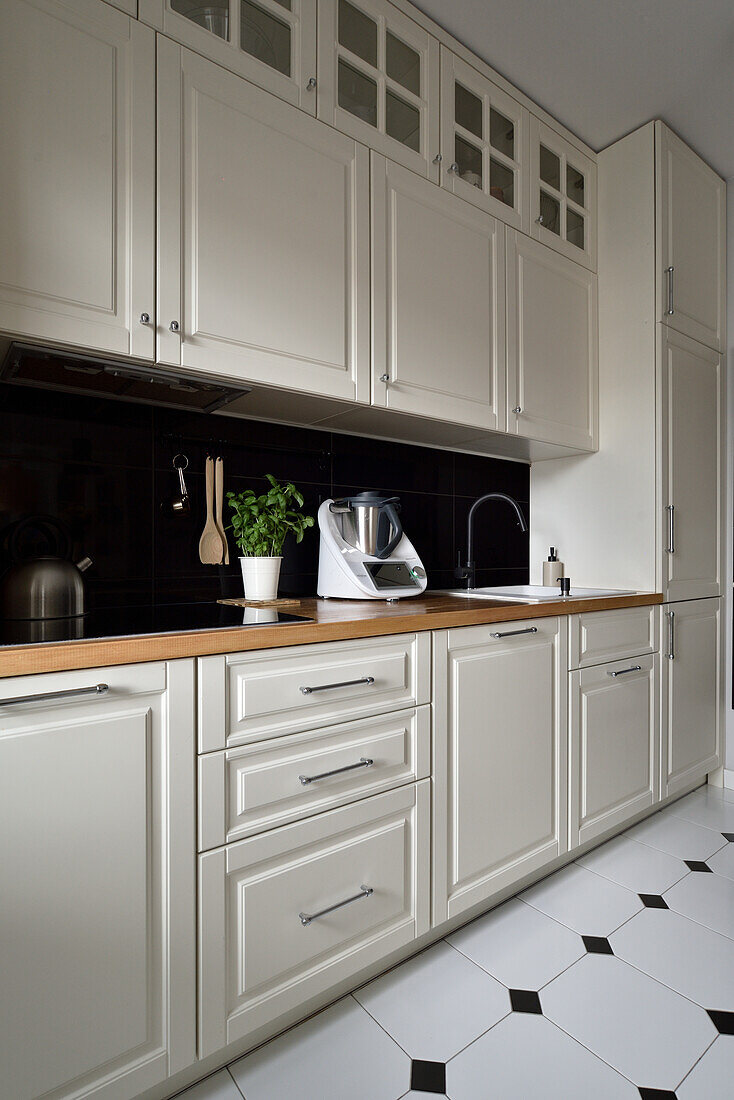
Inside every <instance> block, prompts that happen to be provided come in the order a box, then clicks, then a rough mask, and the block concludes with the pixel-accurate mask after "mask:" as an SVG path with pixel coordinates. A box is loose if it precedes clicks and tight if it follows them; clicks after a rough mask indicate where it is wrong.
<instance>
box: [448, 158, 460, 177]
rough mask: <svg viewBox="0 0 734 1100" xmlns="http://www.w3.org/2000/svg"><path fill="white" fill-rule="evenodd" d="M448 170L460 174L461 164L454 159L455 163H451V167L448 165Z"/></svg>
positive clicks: (455, 174)
mask: <svg viewBox="0 0 734 1100" xmlns="http://www.w3.org/2000/svg"><path fill="white" fill-rule="evenodd" d="M448 171H449V172H450V173H451V174H452V175H453V176H458V174H459V166H458V164H457V163H456V161H454V163H453V164H450V165H449V167H448Z"/></svg>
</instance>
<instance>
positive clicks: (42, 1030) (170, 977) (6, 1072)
mask: <svg viewBox="0 0 734 1100" xmlns="http://www.w3.org/2000/svg"><path fill="white" fill-rule="evenodd" d="M100 684H102V685H106V686H107V690H106V691H102V690H97V685H100ZM84 689H91V690H87V691H86V692H85V691H84ZM56 693H60V694H58V695H57V694H56ZM64 693H70V694H64ZM28 696H30V697H31V698H30V701H27V702H21V701H19V699H21V698H23V697H28ZM0 716H1V719H2V728H1V729H0V895H1V896H2V897H3V899H4V903H3V905H2V906H0V970H1V971H2V975H3V979H2V982H3V995H2V998H0V1064H1V1065H2V1067H3V1069H2V1078H3V1087H2V1091H3V1095H4V1096H8V1097H11V1096H12V1097H18V1098H20V1097H27V1098H31V1097H40V1096H53V1097H54V1098H55V1100H56V1098H58V1100H67V1098H68V1100H71V1098H78V1097H81V1096H91V1095H92V1094H94V1096H95V1098H96V1097H99V1098H100V1100H103V1098H107V1097H109V1098H110V1100H120V1098H121V1097H132V1096H137V1095H138V1094H139V1093H141V1092H144V1091H145V1090H146V1089H148V1088H150V1087H151V1086H153V1085H156V1084H158V1083H160V1082H163V1081H165V1079H166V1078H167V1077H168V1076H169V1075H170V1074H173V1073H177V1072H178V1071H179V1070H182V1069H184V1068H185V1067H186V1066H188V1065H190V1064H191V1063H192V1062H193V1061H194V1058H195V966H194V952H195V936H194V919H195V895H194V870H195V863H194V861H195V856H194V853H193V851H192V839H193V829H194V804H193V790H194V788H193V778H194V777H193V771H194V767H193V765H194V662H193V661H174V662H171V663H168V664H163V663H155V664H140V665H131V666H127V667H126V666H119V667H116V668H102V669H90V670H88V671H86V672H57V673H52V674H49V675H43V676H24V677H17V678H13V679H6V680H3V681H2V683H0Z"/></svg>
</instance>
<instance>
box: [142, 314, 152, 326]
mask: <svg viewBox="0 0 734 1100" xmlns="http://www.w3.org/2000/svg"><path fill="white" fill-rule="evenodd" d="M140 324H141V325H149V324H150V314H149V313H141V314H140Z"/></svg>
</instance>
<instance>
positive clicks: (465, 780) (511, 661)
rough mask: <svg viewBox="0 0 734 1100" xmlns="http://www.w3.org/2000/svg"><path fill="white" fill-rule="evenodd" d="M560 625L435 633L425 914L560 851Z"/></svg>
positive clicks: (498, 884)
mask: <svg viewBox="0 0 734 1100" xmlns="http://www.w3.org/2000/svg"><path fill="white" fill-rule="evenodd" d="M567 675H568V674H567V672H566V624H565V622H564V623H563V629H561V626H560V623H559V620H558V619H555V618H554V619H536V620H531V621H517V622H512V623H500V624H497V625H496V626H471V627H463V628H461V629H458V630H449V631H439V632H436V633H435V634H434V685H435V687H434V691H435V699H436V717H435V728H434V772H433V774H434V812H433V828H434V835H433V859H434V866H433V871H434V880H433V881H434V910H433V919H434V923H440V922H441V921H444V920H446V919H448V918H452V917H455V916H457V915H458V914H459V913H462V912H464V911H465V910H466V909H469V908H470V907H471V906H473V905H476V904H478V903H479V902H483V901H486V900H487V899H488V898H491V897H492V896H493V895H494V894H496V893H497V892H498V891H500V890H502V889H504V888H505V887H507V886H511V885H512V884H513V883H515V882H517V881H519V880H520V879H521V878H522V877H523V876H524V875H526V874H529V873H530V872H532V871H537V870H538V869H539V868H540V867H543V866H544V865H545V864H546V863H549V862H550V861H551V860H553V859H555V858H556V856H559V855H561V854H562V853H563V852H565V851H566V850H567V843H568V827H567V798H566V795H567V781H566V758H567V733H566V694H567V686H566V677H567Z"/></svg>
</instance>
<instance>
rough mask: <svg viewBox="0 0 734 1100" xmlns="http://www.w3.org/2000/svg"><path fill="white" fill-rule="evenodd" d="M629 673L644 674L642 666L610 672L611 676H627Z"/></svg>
mask: <svg viewBox="0 0 734 1100" xmlns="http://www.w3.org/2000/svg"><path fill="white" fill-rule="evenodd" d="M628 672H642V665H632V666H631V667H630V668H619V669H617V671H616V672H610V673H609V675H610V676H625V675H626V674H627V673H628Z"/></svg>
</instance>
